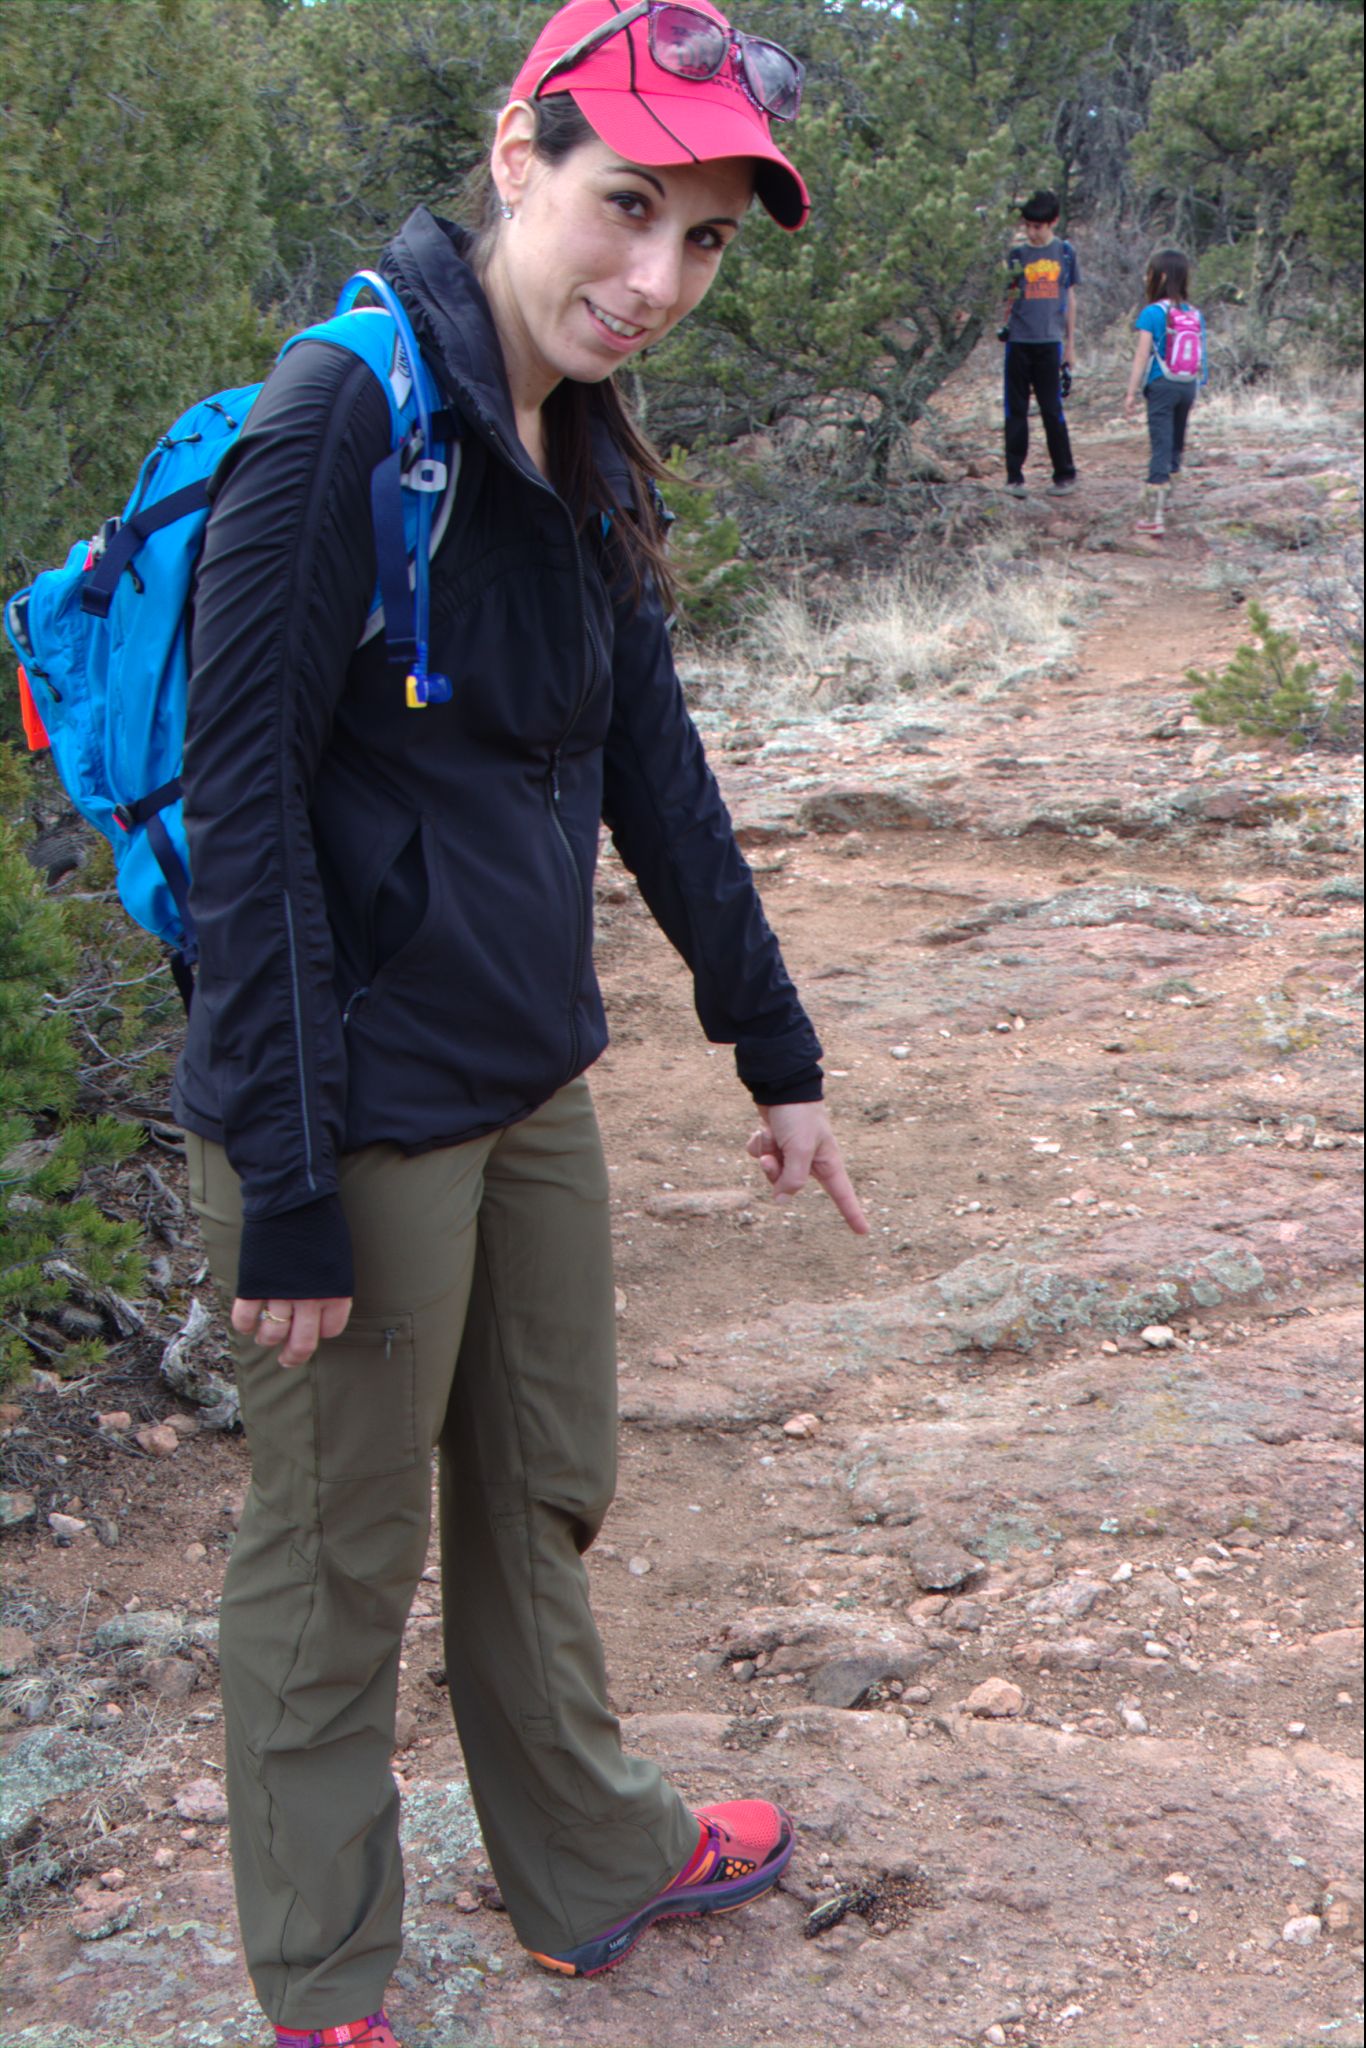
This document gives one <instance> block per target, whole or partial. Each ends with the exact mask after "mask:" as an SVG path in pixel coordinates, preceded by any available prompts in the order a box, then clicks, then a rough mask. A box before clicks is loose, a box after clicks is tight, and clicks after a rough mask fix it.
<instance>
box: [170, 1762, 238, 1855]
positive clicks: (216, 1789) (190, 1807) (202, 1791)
mask: <svg viewBox="0 0 1366 2048" xmlns="http://www.w3.org/2000/svg"><path fill="white" fill-rule="evenodd" d="M175 1810H176V1812H177V1813H178V1814H179V1815H180V1818H181V1819H182V1820H188V1821H207V1822H209V1823H211V1824H213V1825H215V1826H218V1825H221V1824H222V1823H223V1822H224V1821H226V1820H227V1817H228V1799H227V1794H226V1793H225V1792H224V1790H223V1787H222V1786H221V1785H220V1784H219V1782H218V1780H217V1779H216V1778H192V1779H191V1781H190V1783H189V1784H188V1785H182V1786H181V1788H180V1790H179V1792H177V1793H176V1796H175ZM197 1839H198V1836H197V1835H190V1834H185V1835H182V1836H181V1840H182V1841H190V1840H197Z"/></svg>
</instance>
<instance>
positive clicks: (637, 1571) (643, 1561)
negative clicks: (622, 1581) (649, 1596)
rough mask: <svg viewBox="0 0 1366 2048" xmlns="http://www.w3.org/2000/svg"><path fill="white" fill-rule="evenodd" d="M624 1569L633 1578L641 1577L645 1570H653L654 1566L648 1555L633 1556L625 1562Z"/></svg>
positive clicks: (643, 1575)
mask: <svg viewBox="0 0 1366 2048" xmlns="http://www.w3.org/2000/svg"><path fill="white" fill-rule="evenodd" d="M626 1569H627V1571H628V1572H629V1573H630V1574H631V1577H632V1578H633V1579H643V1578H644V1577H645V1574H646V1573H647V1572H652V1571H653V1570H654V1566H653V1565H652V1564H651V1562H650V1560H649V1558H648V1557H633V1558H632V1559H631V1560H630V1561H629V1563H628V1564H627V1566H626Z"/></svg>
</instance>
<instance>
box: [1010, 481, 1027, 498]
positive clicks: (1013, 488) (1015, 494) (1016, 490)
mask: <svg viewBox="0 0 1366 2048" xmlns="http://www.w3.org/2000/svg"><path fill="white" fill-rule="evenodd" d="M1006 489H1007V491H1008V492H1009V493H1010V495H1011V497H1012V498H1027V497H1028V496H1029V493H1028V491H1027V490H1026V489H1025V487H1024V483H1023V481H1021V482H1018V483H1017V482H1015V481H1014V480H1013V479H1012V480H1011V481H1010V482H1008V483H1007V484H1006Z"/></svg>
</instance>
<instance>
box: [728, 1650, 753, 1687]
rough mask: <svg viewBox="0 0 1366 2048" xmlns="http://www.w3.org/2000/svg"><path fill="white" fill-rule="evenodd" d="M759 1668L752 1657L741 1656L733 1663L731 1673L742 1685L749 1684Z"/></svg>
mask: <svg viewBox="0 0 1366 2048" xmlns="http://www.w3.org/2000/svg"><path fill="white" fill-rule="evenodd" d="M758 1668H759V1667H758V1665H757V1664H756V1663H755V1661H754V1659H753V1658H752V1657H741V1658H740V1659H739V1660H738V1661H737V1662H736V1663H734V1664H732V1665H731V1667H730V1675H731V1677H732V1678H734V1679H736V1680H738V1682H739V1683H740V1684H741V1685H748V1684H749V1682H750V1680H751V1679H752V1678H753V1677H754V1674H755V1672H756V1671H757V1670H758Z"/></svg>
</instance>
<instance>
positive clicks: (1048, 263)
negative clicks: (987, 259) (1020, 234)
mask: <svg viewBox="0 0 1366 2048" xmlns="http://www.w3.org/2000/svg"><path fill="white" fill-rule="evenodd" d="M1006 268H1007V270H1008V271H1009V273H1010V284H1011V289H1012V290H1013V292H1014V295H1015V296H1014V302H1013V304H1012V305H1011V308H1010V321H1009V326H1010V339H1011V340H1012V341H1064V340H1066V338H1067V294H1068V293H1069V292H1070V291H1071V290H1072V287H1073V286H1074V285H1078V284H1080V283H1081V271H1080V269H1079V268H1078V265H1077V252H1076V250H1075V249H1074V248H1073V247H1072V244H1071V243H1070V242H1063V241H1060V240H1059V239H1058V237H1057V236H1056V235H1055V236H1054V237H1053V240H1052V241H1051V242H1045V243H1044V245H1043V247H1042V248H1041V249H1035V248H1034V247H1032V246H1031V244H1030V243H1028V242H1017V243H1016V245H1015V247H1014V248H1013V249H1012V250H1011V252H1010V254H1009V255H1008V256H1007V257H1006Z"/></svg>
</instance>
